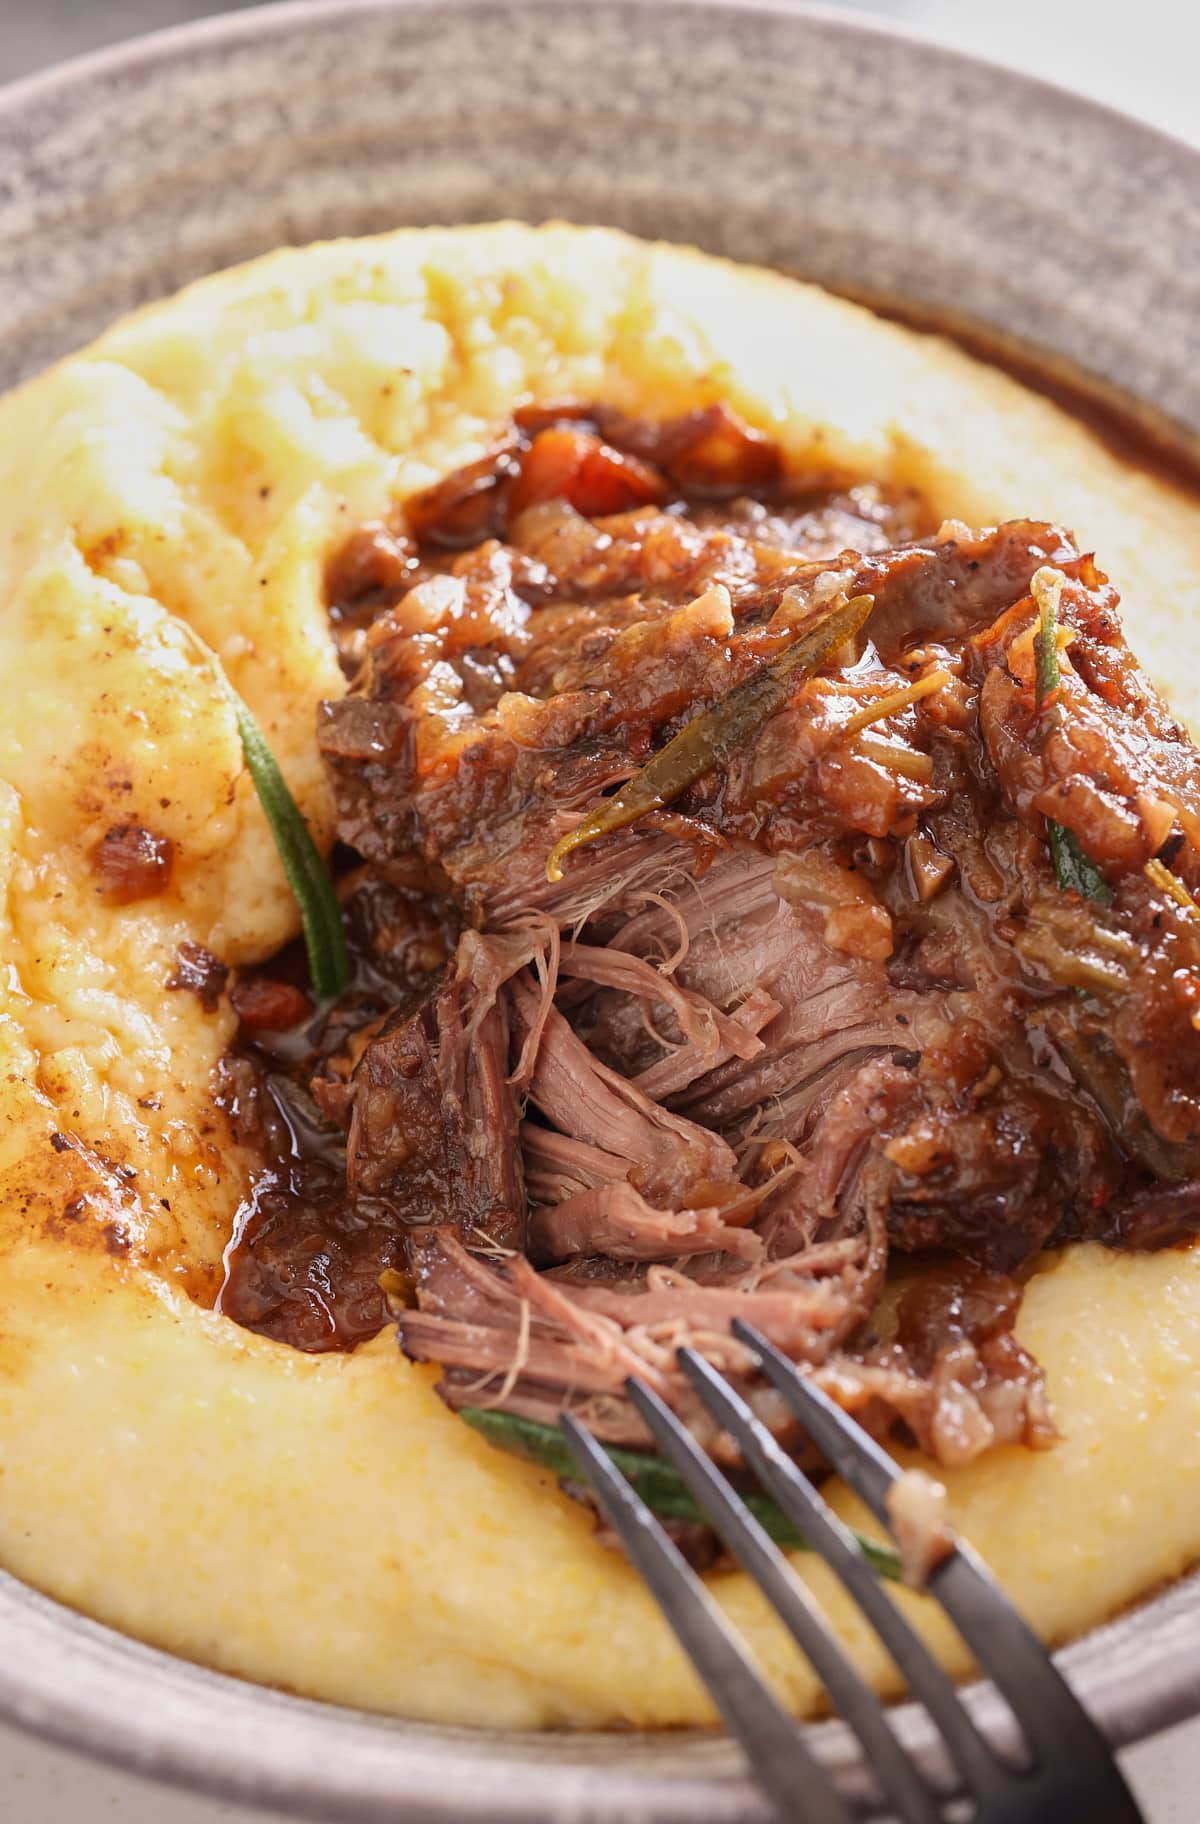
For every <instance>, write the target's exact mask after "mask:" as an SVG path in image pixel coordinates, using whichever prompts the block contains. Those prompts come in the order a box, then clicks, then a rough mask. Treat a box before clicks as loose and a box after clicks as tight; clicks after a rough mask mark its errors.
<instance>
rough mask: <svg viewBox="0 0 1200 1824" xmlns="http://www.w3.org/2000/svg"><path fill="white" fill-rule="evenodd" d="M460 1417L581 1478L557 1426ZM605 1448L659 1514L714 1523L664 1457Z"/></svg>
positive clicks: (755, 1505)
mask: <svg viewBox="0 0 1200 1824" xmlns="http://www.w3.org/2000/svg"><path fill="white" fill-rule="evenodd" d="M459 1417H460V1418H463V1419H465V1420H466V1422H467V1424H468V1425H470V1426H471V1428H472V1430H474V1431H477V1432H478V1433H479V1434H480V1436H481V1437H483V1438H486V1439H487V1441H488V1443H489V1444H493V1445H495V1446H496V1448H497V1449H498V1450H505V1451H507V1452H508V1453H509V1455H510V1456H514V1457H521V1458H523V1459H524V1461H525V1462H526V1463H535V1464H537V1466H538V1467H539V1468H540V1469H549V1470H553V1472H554V1474H555V1475H557V1476H567V1477H571V1478H576V1479H577V1478H578V1476H579V1473H580V1472H579V1465H578V1464H577V1463H576V1461H575V1458H574V1456H573V1455H572V1453H571V1447H570V1445H569V1444H568V1443H567V1440H566V1438H565V1437H564V1436H563V1434H562V1433H561V1432H560V1431H559V1430H558V1429H557V1427H555V1426H553V1425H541V1424H539V1423H538V1422H537V1420H536V1419H523V1418H519V1417H518V1416H517V1415H516V1414H515V1413H511V1412H496V1411H492V1410H488V1409H487V1408H486V1407H482V1406H466V1407H464V1408H463V1409H462V1410H461V1412H460V1413H459ZM604 1449H605V1450H606V1451H607V1453H608V1455H609V1456H610V1457H611V1458H612V1460H613V1462H614V1463H615V1464H616V1466H617V1468H618V1469H619V1470H620V1471H621V1474H622V1475H623V1476H624V1477H625V1478H626V1479H627V1481H629V1482H630V1483H631V1484H632V1486H633V1487H634V1488H635V1489H636V1490H637V1492H638V1494H639V1495H640V1496H641V1497H642V1500H643V1501H644V1502H645V1503H646V1506H647V1507H648V1508H650V1510H651V1511H652V1512H653V1513H656V1514H659V1515H661V1517H662V1518H663V1519H666V1520H686V1521H690V1522H694V1523H699V1524H700V1525H702V1526H706V1525H707V1524H708V1522H707V1520H706V1519H705V1516H704V1514H703V1513H702V1512H701V1510H700V1508H699V1507H697V1505H696V1503H695V1501H694V1500H693V1499H692V1496H691V1495H690V1494H689V1492H688V1489H687V1486H686V1484H685V1483H684V1481H683V1479H682V1477H681V1476H680V1475H679V1474H678V1473H677V1472H676V1471H675V1470H673V1469H672V1468H671V1467H670V1465H669V1464H667V1463H664V1462H663V1460H662V1458H661V1457H652V1456H649V1455H646V1454H645V1453H643V1452H642V1451H640V1450H623V1449H621V1447H620V1446H619V1445H614V1444H606V1445H605V1446H604ZM742 1499H743V1500H744V1502H745V1504H746V1506H747V1507H748V1508H749V1509H750V1512H751V1513H752V1514H753V1515H754V1518H755V1519H756V1520H757V1521H758V1523H759V1525H760V1526H761V1527H762V1529H763V1531H764V1532H765V1533H767V1534H768V1536H769V1537H770V1538H772V1539H774V1541H775V1543H776V1544H777V1545H784V1546H790V1547H791V1548H792V1549H793V1550H795V1551H802V1552H804V1551H811V1549H812V1548H811V1546H810V1545H809V1543H808V1541H807V1539H805V1537H804V1535H803V1534H802V1533H800V1532H798V1531H797V1529H796V1527H795V1526H794V1525H793V1524H792V1522H791V1521H790V1520H789V1519H788V1517H787V1515H786V1514H785V1513H784V1512H783V1509H782V1508H780V1507H778V1506H777V1505H776V1503H775V1502H774V1501H772V1499H771V1497H770V1496H769V1495H763V1494H759V1493H757V1492H755V1493H752V1494H747V1495H743V1497H742ZM854 1537H855V1539H856V1540H857V1541H858V1544H859V1545H860V1546H861V1548H862V1551H863V1554H864V1556H865V1557H866V1558H867V1559H868V1560H869V1562H870V1564H871V1567H872V1569H873V1570H874V1571H875V1572H876V1573H877V1574H878V1575H879V1576H880V1577H888V1578H890V1579H892V1580H893V1581H894V1582H900V1581H901V1580H902V1578H901V1570H900V1557H899V1554H898V1553H897V1552H895V1551H893V1549H892V1548H891V1546H888V1545H881V1544H880V1543H879V1541H878V1540H876V1539H868V1538H867V1537H866V1536H865V1535H864V1534H862V1533H855V1535H854Z"/></svg>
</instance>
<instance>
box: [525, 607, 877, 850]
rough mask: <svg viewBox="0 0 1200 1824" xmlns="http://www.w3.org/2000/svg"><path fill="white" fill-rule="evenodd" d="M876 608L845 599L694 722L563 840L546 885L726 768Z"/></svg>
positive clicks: (595, 807) (653, 756)
mask: <svg viewBox="0 0 1200 1824" xmlns="http://www.w3.org/2000/svg"><path fill="white" fill-rule="evenodd" d="M874 606H875V598H874V596H871V595H855V596H852V597H851V598H850V600H849V601H847V600H846V598H845V596H843V597H842V598H841V600H840V602H838V603H836V604H835V606H834V607H833V608H831V609H830V610H829V612H828V613H827V614H825V615H823V616H822V618H821V619H820V620H818V621H814V622H813V623H812V625H811V626H810V627H808V628H806V629H805V631H804V632H803V633H802V634H801V635H800V637H799V638H798V639H796V640H794V641H793V642H792V644H791V645H790V646H785V647H784V649H783V651H782V652H780V653H778V654H777V655H776V657H775V658H773V659H771V660H769V661H768V663H767V664H765V665H763V666H760V668H759V669H758V671H756V672H752V673H751V675H750V676H749V677H748V678H745V679H743V681H742V682H741V683H740V684H736V685H735V686H734V688H733V689H732V690H731V691H730V692H729V695H728V696H727V697H723V698H722V699H721V701H720V702H719V703H714V704H713V705H712V706H711V708H709V709H703V710H701V711H700V714H699V715H697V716H693V717H692V719H691V721H690V722H687V723H685V724H684V726H683V727H682V728H681V729H680V731H679V733H678V734H677V735H673V736H672V737H671V739H670V740H669V741H668V742H667V744H666V746H665V747H660V748H659V750H658V752H657V753H656V754H653V755H652V756H651V757H650V759H649V760H648V761H647V762H646V764H645V766H643V767H642V769H641V771H640V772H638V773H635V774H634V776H633V778H632V779H629V780H627V781H626V783H625V784H624V785H623V786H621V787H620V788H619V789H618V790H617V791H616V792H614V793H613V795H612V797H611V798H601V799H600V800H599V802H598V803H596V804H594V805H593V806H592V808H591V810H590V811H589V812H588V814H587V816H586V817H584V818H583V820H582V821H581V822H580V823H577V824H576V826H575V828H574V829H573V830H569V831H568V832H567V834H566V835H565V836H561V837H560V838H559V840H558V841H557V842H556V843H555V845H554V847H553V848H552V849H551V851H550V854H549V856H548V857H547V860H546V879H547V880H551V881H559V880H561V879H562V864H563V861H564V859H565V858H566V856H568V855H569V854H570V853H571V850H572V849H577V848H579V847H580V845H581V844H582V843H585V842H595V840H596V838H597V837H598V836H607V835H609V834H610V833H611V832H612V831H613V830H623V829H625V828H626V826H627V825H629V824H631V823H636V822H637V820H638V818H639V817H644V816H645V815H646V814H647V812H648V811H658V810H662V808H663V807H664V805H668V804H670V803H671V802H672V800H673V799H675V798H678V796H679V794H680V792H682V791H685V790H686V789H687V787H688V786H689V785H694V784H695V783H696V781H697V779H703V777H704V775H705V773H709V772H711V771H712V770H713V768H714V767H718V766H724V765H725V764H726V762H727V761H729V760H731V759H732V758H733V756H734V754H736V753H737V751H738V749H739V748H741V747H744V746H745V744H746V742H747V741H748V740H749V739H750V737H751V736H752V735H754V734H756V733H757V732H758V730H759V729H760V728H761V727H762V725H763V723H764V722H765V721H766V720H767V719H768V717H769V716H773V715H774V714H775V713H776V711H777V710H780V709H782V708H783V706H784V704H785V703H786V702H787V699H788V694H789V692H790V690H791V688H792V685H793V683H794V682H795V681H796V680H797V679H799V678H804V677H807V676H809V674H810V673H812V672H814V671H816V670H817V668H818V666H820V665H821V664H822V663H823V661H824V660H825V659H827V658H828V657H829V655H830V653H831V652H835V651H836V650H837V648H838V647H839V646H841V645H843V644H844V642H845V641H846V640H848V639H851V638H852V637H853V635H854V634H856V633H857V632H858V630H859V628H860V627H861V626H862V625H863V623H864V622H865V621H866V619H867V617H868V615H869V614H870V612H871V610H872V608H874Z"/></svg>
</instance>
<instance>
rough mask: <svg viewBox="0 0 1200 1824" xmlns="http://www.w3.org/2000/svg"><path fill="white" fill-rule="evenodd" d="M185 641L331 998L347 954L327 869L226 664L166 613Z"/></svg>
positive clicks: (323, 995)
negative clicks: (213, 689) (250, 790)
mask: <svg viewBox="0 0 1200 1824" xmlns="http://www.w3.org/2000/svg"><path fill="white" fill-rule="evenodd" d="M169 619H170V621H171V623H172V624H173V625H174V627H175V628H176V629H177V630H178V632H179V633H180V634H182V636H183V638H184V639H185V640H186V641H187V643H188V645H189V646H191V647H192V648H193V650H194V651H195V652H197V653H198V654H199V656H200V657H201V658H202V659H203V660H204V663H205V664H206V665H207V666H208V667H209V669H210V670H211V672H212V674H213V677H214V679H215V680H216V683H217V688H218V689H219V690H220V691H221V692H222V694H223V695H224V696H225V698H226V700H227V702H228V703H229V706H230V708H231V709H232V710H233V713H234V717H235V718H236V721H237V727H238V734H239V735H240V736H241V738H242V755H243V757H244V759H245V762H246V770H247V772H248V773H249V774H250V777H251V779H252V781H253V782H254V789H255V791H256V792H257V793H258V801H259V803H260V804H261V805H262V808H263V815H264V816H265V817H266V820H267V824H268V826H269V828H270V831H271V835H272V836H273V837H274V839H275V847H276V849H277V850H278V852H279V859H280V861H281V862H282V863H283V871H284V873H285V874H286V875H287V882H288V885H289V887H290V888H291V889H292V892H293V894H294V895H295V898H296V904H297V905H298V906H299V908H300V918H301V922H302V924H303V927H304V947H305V949H306V950H307V952H308V971H309V974H310V975H311V977H312V985H313V989H314V991H315V993H316V995H317V998H318V1000H322V1001H326V1000H333V998H334V997H335V996H336V995H339V994H340V993H341V992H342V990H343V988H345V987H347V986H348V985H349V982H350V974H351V971H350V954H349V951H348V950H347V949H346V933H345V931H344V930H343V928H342V911H341V907H340V906H339V905H338V902H337V894H336V893H335V892H334V890H333V882H332V881H331V880H330V878H329V870H328V868H327V867H326V866H325V863H324V862H323V861H322V859H321V855H320V851H319V850H318V848H317V845H316V843H315V842H314V841H313V839H312V833H311V831H310V830H309V827H308V825H307V823H305V821H304V816H303V814H302V812H301V810H300V806H299V805H298V804H297V803H296V800H295V799H294V798H293V797H292V794H291V790H290V788H289V786H288V782H287V780H286V779H285V778H284V776H283V772H282V770H281V769H280V765H279V762H278V760H276V758H275V756H274V754H273V753H272V752H271V749H270V747H269V746H268V744H267V738H266V736H265V735H264V734H263V732H262V729H261V728H260V727H259V726H258V723H257V722H256V721H255V720H254V717H253V716H252V715H251V713H250V710H249V709H248V707H247V706H246V704H245V703H244V702H243V701H242V699H241V697H240V696H239V695H238V693H237V691H236V690H235V689H234V688H233V685H232V684H231V683H230V682H229V678H228V676H227V675H226V671H225V667H224V665H222V663H221V661H220V659H219V658H218V657H217V655H216V653H215V652H214V651H213V649H212V647H211V646H210V645H209V644H208V643H207V641H206V640H202V639H201V638H200V635H199V634H198V633H197V632H196V629H195V628H194V627H193V626H191V625H190V624H189V623H188V622H187V621H185V620H183V619H181V617H180V616H179V615H177V614H173V615H171V616H170V617H169Z"/></svg>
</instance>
